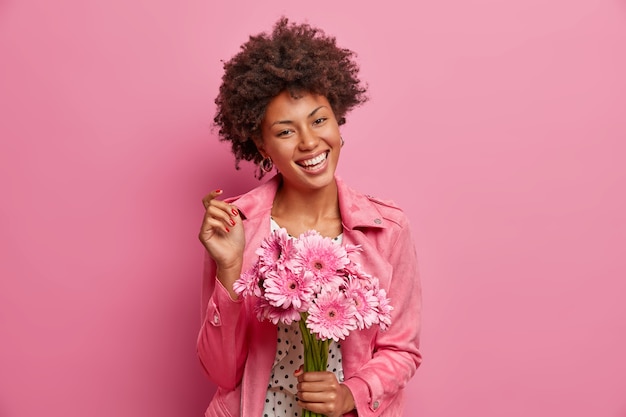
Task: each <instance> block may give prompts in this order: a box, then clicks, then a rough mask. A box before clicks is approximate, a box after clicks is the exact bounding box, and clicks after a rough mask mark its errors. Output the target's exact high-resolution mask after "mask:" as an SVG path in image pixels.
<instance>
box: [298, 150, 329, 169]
mask: <svg viewBox="0 0 626 417" xmlns="http://www.w3.org/2000/svg"><path fill="white" fill-rule="evenodd" d="M326 158H328V151H326V152H324V153H321V154H319V155H317V156H316V157H315V158H311V159H305V160H303V161H299V162H297V164H298V165H300V166H301V167H303V168H305V169H315V168H316V167H317V166H319V165H321V164H323V163H324V161H326Z"/></svg>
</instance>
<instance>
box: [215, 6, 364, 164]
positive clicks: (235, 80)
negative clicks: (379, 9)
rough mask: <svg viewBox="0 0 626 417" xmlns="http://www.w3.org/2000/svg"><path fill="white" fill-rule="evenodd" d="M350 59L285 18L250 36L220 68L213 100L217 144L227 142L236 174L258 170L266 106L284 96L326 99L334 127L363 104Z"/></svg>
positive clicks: (319, 32)
mask: <svg viewBox="0 0 626 417" xmlns="http://www.w3.org/2000/svg"><path fill="white" fill-rule="evenodd" d="M354 58H355V53H354V52H352V51H350V50H348V49H344V48H340V47H338V46H337V45H336V41H335V38H334V37H331V36H327V35H326V34H324V32H323V31H322V30H320V29H318V28H314V27H311V26H310V25H308V24H295V23H290V22H289V21H288V19H287V18H285V17H282V18H280V19H279V20H278V21H277V22H276V24H275V25H274V29H273V31H272V33H271V34H267V33H261V34H258V35H256V36H250V38H249V40H248V41H247V42H246V43H244V44H243V45H242V46H241V50H240V51H239V52H238V53H237V54H236V55H235V56H234V57H233V58H231V59H230V60H229V61H228V62H226V63H224V75H223V77H222V84H221V86H220V90H219V94H218V96H217V98H216V99H215V104H216V105H217V113H216V115H215V118H214V122H215V125H216V126H217V127H219V136H220V140H221V141H229V142H231V147H232V152H233V154H234V155H235V158H236V162H235V166H236V168H237V169H239V162H240V161H241V160H242V159H243V160H246V161H252V162H254V163H255V164H257V165H258V164H260V162H261V161H262V159H263V157H262V155H261V154H260V153H259V151H258V150H257V148H256V145H255V144H254V140H253V138H259V137H260V134H261V132H260V130H261V121H262V119H263V117H264V115H265V109H266V107H267V105H268V103H269V102H270V101H271V100H272V98H274V97H276V96H277V95H278V94H280V93H281V92H283V91H289V92H290V93H291V94H292V95H294V97H296V96H297V94H298V93H299V92H308V93H313V94H320V95H323V96H325V97H326V99H327V100H328V102H329V103H330V105H331V107H332V109H333V111H334V112H335V116H336V117H337V120H338V122H339V124H340V125H341V124H344V123H345V115H346V113H348V112H349V111H350V110H351V109H352V108H354V107H356V106H358V105H360V104H362V103H364V102H365V101H367V97H366V95H365V93H366V91H367V87H366V86H364V85H362V84H361V81H360V80H359V78H358V72H359V67H358V65H357V64H356V62H355V61H354ZM259 175H260V176H262V175H263V173H262V172H260V174H259Z"/></svg>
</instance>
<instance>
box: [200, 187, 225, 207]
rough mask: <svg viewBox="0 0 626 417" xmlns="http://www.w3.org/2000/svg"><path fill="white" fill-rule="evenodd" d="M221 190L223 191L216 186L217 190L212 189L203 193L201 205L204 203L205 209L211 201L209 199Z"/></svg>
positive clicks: (219, 193) (220, 192) (221, 191)
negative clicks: (207, 192) (205, 193)
mask: <svg viewBox="0 0 626 417" xmlns="http://www.w3.org/2000/svg"><path fill="white" fill-rule="evenodd" d="M223 192H224V191H223V190H222V189H219V188H218V189H217V190H213V191H211V192H210V193H209V194H207V195H205V196H204V197H203V198H202V205H204V208H205V209H207V208H208V207H209V204H210V203H211V200H213V199H214V198H215V197H217V196H218V195H221V194H222V193H223Z"/></svg>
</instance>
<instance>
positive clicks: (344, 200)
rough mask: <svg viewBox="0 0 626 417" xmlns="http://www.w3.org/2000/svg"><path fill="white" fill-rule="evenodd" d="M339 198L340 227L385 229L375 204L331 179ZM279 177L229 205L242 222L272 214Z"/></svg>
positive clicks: (366, 197) (280, 178)
mask: <svg viewBox="0 0 626 417" xmlns="http://www.w3.org/2000/svg"><path fill="white" fill-rule="evenodd" d="M335 180H336V181H337V190H338V198H339V211H340V212H341V219H342V223H343V226H344V227H345V228H347V229H349V230H352V229H356V228H385V227H386V226H385V223H386V222H385V221H384V219H383V215H382V213H381V212H380V210H379V209H378V207H377V206H376V204H375V203H374V202H373V201H372V200H371V199H370V198H369V197H368V196H365V195H363V194H361V193H359V192H357V191H355V190H353V189H352V188H350V187H348V186H347V185H346V184H345V183H344V182H343V180H341V179H340V178H339V177H338V176H335ZM281 181H282V176H281V175H280V174H276V175H275V176H273V177H272V178H270V179H269V180H268V181H266V182H265V183H263V184H261V185H260V186H258V187H257V188H255V189H253V190H251V191H250V192H248V193H246V194H243V195H242V196H240V197H236V198H234V199H233V200H232V204H234V205H235V206H237V208H238V209H239V211H240V213H241V214H242V215H243V217H244V218H248V219H249V218H253V217H256V216H258V215H263V214H265V213H267V212H270V211H271V210H272V203H273V201H274V196H275V195H276V191H277V190H278V187H279V185H280V182H281Z"/></svg>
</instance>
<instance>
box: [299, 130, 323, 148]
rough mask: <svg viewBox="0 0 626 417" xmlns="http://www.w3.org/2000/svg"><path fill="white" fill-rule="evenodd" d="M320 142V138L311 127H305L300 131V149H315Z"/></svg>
mask: <svg viewBox="0 0 626 417" xmlns="http://www.w3.org/2000/svg"><path fill="white" fill-rule="evenodd" d="M318 142H319V138H318V137H317V135H316V134H315V132H313V131H312V130H311V129H309V128H305V129H302V130H301V131H300V143H299V144H298V146H299V147H300V150H303V151H305V150H310V149H315V147H316V146H317V144H318Z"/></svg>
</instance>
